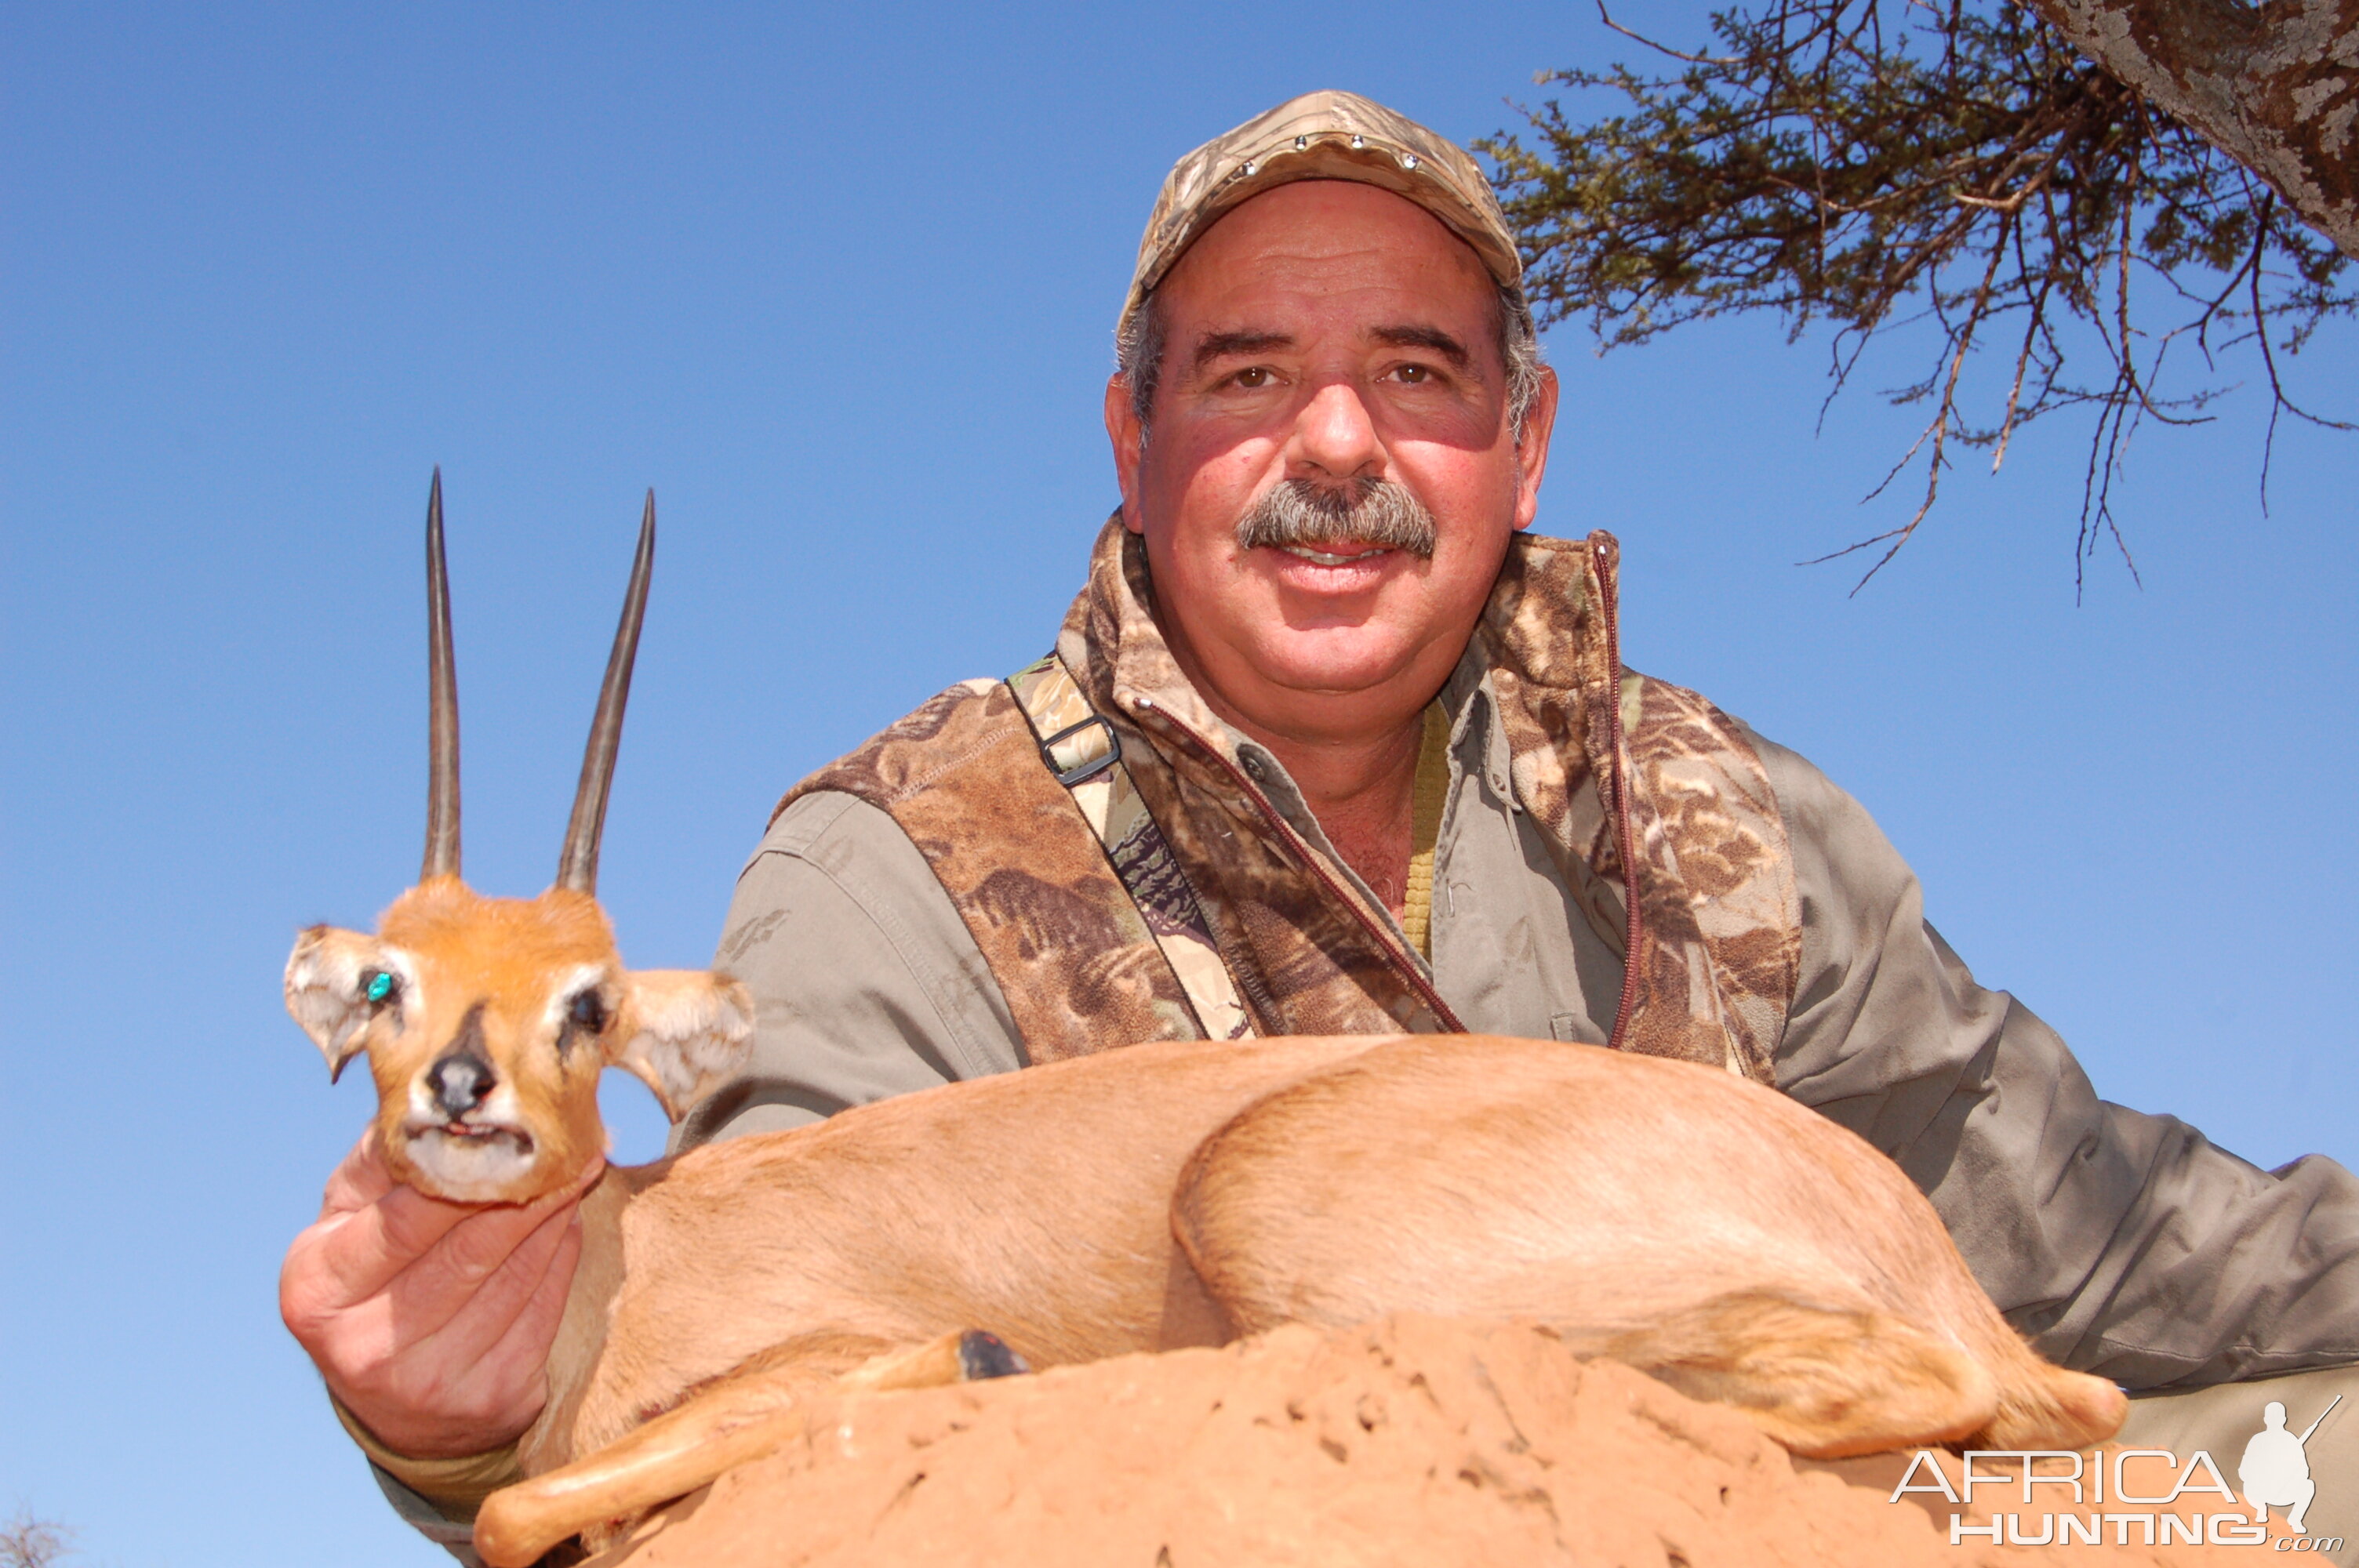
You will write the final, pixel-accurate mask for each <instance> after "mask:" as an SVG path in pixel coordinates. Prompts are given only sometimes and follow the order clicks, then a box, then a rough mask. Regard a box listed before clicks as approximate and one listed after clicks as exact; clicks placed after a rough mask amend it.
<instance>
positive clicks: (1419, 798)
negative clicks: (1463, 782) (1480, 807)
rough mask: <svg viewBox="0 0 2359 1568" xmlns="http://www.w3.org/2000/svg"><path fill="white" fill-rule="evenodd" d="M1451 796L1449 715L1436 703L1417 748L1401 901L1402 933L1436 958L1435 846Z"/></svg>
mask: <svg viewBox="0 0 2359 1568" xmlns="http://www.w3.org/2000/svg"><path fill="white" fill-rule="evenodd" d="M1449 795H1450V715H1449V714H1447V713H1446V712H1444V711H1443V710H1442V707H1441V704H1440V702H1438V701H1437V702H1435V703H1433V704H1432V705H1431V706H1430V707H1429V708H1426V710H1425V733H1424V736H1423V737H1422V738H1421V739H1420V740H1419V741H1418V747H1417V784H1416V785H1415V786H1414V789H1413V791H1412V793H1411V795H1410V797H1409V802H1410V803H1409V830H1408V831H1409V839H1408V892H1407V893H1406V894H1405V895H1404V896H1403V898H1402V900H1401V930H1402V932H1403V933H1404V934H1406V935H1408V939H1409V943H1410V945H1411V946H1414V947H1415V948H1416V949H1417V950H1418V951H1419V952H1420V953H1422V954H1424V955H1425V956H1426V957H1428V958H1430V957H1433V847H1434V846H1435V845H1436V844H1437V843H1439V842H1440V839H1441V807H1442V804H1443V802H1444V801H1446V800H1447V799H1448V798H1449Z"/></svg>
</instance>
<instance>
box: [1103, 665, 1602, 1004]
mask: <svg viewBox="0 0 2359 1568" xmlns="http://www.w3.org/2000/svg"><path fill="white" fill-rule="evenodd" d="M1137 700H1138V705H1139V706H1140V707H1141V708H1154V709H1155V711H1156V712H1158V713H1159V714H1161V715H1162V716H1163V721H1164V722H1165V723H1167V724H1169V726H1170V727H1171V728H1172V729H1174V730H1178V731H1179V732H1180V736H1181V737H1182V738H1184V739H1185V740H1186V741H1188V742H1189V743H1190V745H1192V746H1194V747H1195V748H1196V750H1197V751H1199V752H1202V753H1203V754H1204V755H1205V756H1207V757H1210V758H1211V759H1212V761H1213V762H1217V763H1219V764H1220V766H1221V769H1222V771H1223V773H1227V774H1228V775H1229V777H1230V779H1231V780H1233V781H1234V783H1235V784H1236V786H1237V787H1238V788H1239V789H1241V790H1243V791H1244V792H1245V798H1247V799H1248V800H1250V801H1252V802H1253V803H1254V806H1255V807H1256V809H1258V810H1259V811H1260V812H1261V815H1262V819H1263V820H1264V821H1266V822H1267V823H1268V824H1269V825H1270V827H1272V828H1273V829H1275V830H1276V831H1277V836H1278V838H1279V839H1280V840H1281V841H1282V842H1283V843H1285V844H1286V846H1287V847H1288V849H1292V850H1293V851H1294V856H1295V859H1296V860H1299V861H1301V862H1302V864H1303V866H1304V867H1305V868H1306V869H1307V870H1308V871H1310V874H1311V875H1312V876H1314V877H1316V878H1318V879H1319V881H1320V884H1321V886H1323V887H1324V888H1326V890H1327V892H1328V894H1329V896H1331V897H1332V898H1333V899H1334V900H1335V902H1336V903H1340V904H1342V905H1343V907H1344V908H1345V909H1347V910H1349V911H1350V912H1351V914H1352V918H1353V919H1354V920H1356V921H1358V922H1359V923H1360V927H1361V929H1363V930H1364V931H1365V932H1366V933H1367V934H1368V935H1370V936H1373V937H1375V941H1376V945H1377V946H1379V947H1381V948H1382V949H1383V950H1384V953H1385V956H1386V957H1387V958H1389V959H1390V960H1391V961H1392V965H1393V968H1395V969H1396V970H1397V971H1398V972H1399V974H1400V977H1401V978H1402V979H1405V980H1407V981H1408V983H1409V987H1410V989H1413V990H1415V991H1416V992H1417V994H1418V996H1419V998H1420V999H1422V1000H1424V1002H1425V1004H1426V1006H1428V1007H1430V1008H1431V1009H1432V1010H1433V1015H1434V1017H1435V1018H1436V1019H1437V1020H1438V1021H1440V1023H1441V1024H1442V1025H1443V1027H1444V1028H1445V1029H1446V1030H1447V1031H1448V1032H1449V1033H1452V1034H1464V1033H1469V1031H1468V1030H1467V1027H1466V1025H1465V1024H1463V1023H1462V1022H1459V1019H1458V1015H1457V1014H1456V1013H1454V1012H1452V1011H1450V1004H1449V1003H1448V1002H1446V1001H1444V1000H1441V993H1440V991H1438V990H1435V989H1433V983H1432V982H1431V981H1430V980H1428V979H1426V978H1425V977H1424V976H1423V975H1421V974H1419V972H1418V968H1417V965H1416V964H1415V963H1414V962H1413V961H1411V960H1410V959H1409V958H1408V956H1407V954H1406V953H1405V952H1404V950H1403V949H1402V947H1401V946H1400V944H1398V943H1397V942H1395V941H1394V940H1393V937H1392V933H1391V932H1389V931H1386V929H1385V928H1384V927H1383V926H1382V925H1379V924H1377V923H1376V922H1375V921H1373V920H1371V919H1369V918H1368V916H1367V914H1365V913H1364V911H1363V910H1362V909H1361V908H1360V903H1359V900H1358V899H1356V898H1354V897H1353V895H1352V892H1351V890H1350V889H1349V888H1346V887H1345V886H1344V885H1343V883H1342V882H1340V881H1336V880H1335V879H1334V878H1333V877H1332V876H1331V875H1329V874H1328V871H1327V868H1326V867H1324V866H1322V865H1321V864H1320V863H1319V852H1318V851H1317V850H1315V849H1312V848H1311V847H1310V843H1309V841H1308V840H1306V839H1305V838H1303V837H1302V835H1301V834H1299V833H1297V832H1296V831H1295V830H1294V827H1293V825H1292V824H1291V823H1289V822H1288V821H1287V820H1286V818H1285V816H1282V815H1280V813H1279V812H1278V809H1277V807H1276V806H1272V805H1271V804H1270V803H1269V801H1268V799H1267V798H1266V796H1264V795H1263V794H1262V793H1261V791H1260V789H1259V788H1257V787H1256V785H1255V784H1254V783H1253V781H1252V780H1251V779H1248V778H1247V777H1245V773H1243V772H1242V771H1240V770H1239V769H1238V767H1237V765H1236V764H1235V763H1234V762H1230V761H1229V759H1228V758H1226V757H1225V756H1223V755H1222V754H1221V752H1220V751H1219V750H1218V749H1217V748H1215V747H1214V746H1212V744H1211V742H1209V741H1206V740H1205V739H1204V738H1203V737H1202V736H1201V735H1199V734H1197V733H1196V732H1195V731H1194V730H1190V729H1189V728H1188V726H1186V725H1185V724H1182V723H1181V722H1180V720H1179V719H1177V718H1175V717H1174V716H1173V715H1172V713H1171V710H1170V709H1169V708H1156V707H1155V702H1154V699H1153V698H1151V697H1140V698H1138V699H1137ZM1239 984H1240V985H1242V984H1243V982H1242V981H1240V982H1239ZM1625 993H1626V982H1625ZM1623 1005H1624V1008H1625V1011H1626V1010H1627V1008H1628V1005H1629V1003H1628V1000H1627V999H1626V994H1625V1000H1624V1003H1623Z"/></svg>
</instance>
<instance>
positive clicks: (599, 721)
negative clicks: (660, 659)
mask: <svg viewBox="0 0 2359 1568" xmlns="http://www.w3.org/2000/svg"><path fill="white" fill-rule="evenodd" d="M655 563H656V492H654V491H652V490H650V491H648V492H647V511H646V513H645V514H643V515H641V517H640V518H639V553H638V557H637V558H636V559H635V560H633V561H632V562H631V586H630V589H629V591H628V592H626V593H625V594H624V596H623V622H622V624H621V625H619V626H617V627H615V628H614V652H613V653H612V654H608V655H607V658H606V681H605V684H604V685H603V686H602V687H599V688H598V714H597V717H596V718H594V719H592V720H591V721H590V744H589V746H588V748H587V749H585V750H584V751H583V752H582V785H581V787H580V788H579V789H577V790H576V791H574V794H573V819H572V820H571V821H570V822H568V823H567V824H566V825H565V852H564V854H562V855H561V856H560V857H559V859H558V861H557V885H558V886H559V887H561V888H573V889H575V890H577V891H579V892H588V893H594V892H597V891H598V839H599V837H600V835H601V834H602V833H603V832H604V830H605V827H606V790H607V788H608V786H609V785H611V784H613V783H614V752H615V751H616V749H617V748H618V747H620V746H621V745H622V743H623V707H624V704H625V703H627V702H629V701H630V699H631V661H632V660H633V659H634V658H635V657H636V656H637V654H638V651H639V622H641V621H642V620H644V619H645V618H646V616H647V574H648V573H649V572H651V571H652V570H653V569H654V568H655Z"/></svg>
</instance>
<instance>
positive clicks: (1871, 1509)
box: [592, 1317, 2235, 1568]
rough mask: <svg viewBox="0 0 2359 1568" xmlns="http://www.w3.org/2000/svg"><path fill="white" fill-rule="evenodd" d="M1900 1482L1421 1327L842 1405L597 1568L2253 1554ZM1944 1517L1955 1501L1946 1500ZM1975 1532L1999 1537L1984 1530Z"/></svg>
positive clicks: (2152, 1560) (1554, 1361)
mask: <svg viewBox="0 0 2359 1568" xmlns="http://www.w3.org/2000/svg"><path fill="white" fill-rule="evenodd" d="M1899 1469H1900V1465H1899V1462H1898V1461H1897V1460H1890V1459H1879V1460H1869V1461H1858V1462H1854V1463H1853V1464H1850V1465H1802V1466H1800V1467H1799V1468H1798V1467H1797V1465H1796V1463H1795V1462H1794V1461H1792V1460H1791V1459H1789V1458H1788V1456H1787V1454H1786V1453H1785V1451H1784V1450H1782V1449H1780V1448H1778V1447H1777V1445H1776V1444H1772V1443H1770V1442H1769V1441H1768V1440H1767V1438H1765V1437H1763V1436H1761V1435H1760V1434H1759V1433H1756V1431H1755V1430H1754V1429H1753V1428H1752V1427H1751V1426H1749V1425H1747V1424H1746V1423H1745V1422H1744V1421H1743V1420H1742V1419H1740V1418H1739V1417H1738V1416H1736V1415H1735V1414H1734V1413H1733V1412H1731V1411H1727V1410H1725V1409H1721V1408H1717V1407H1714V1406H1711V1405H1705V1404H1699V1403H1697V1402H1695V1401H1694V1400H1689V1399H1686V1398H1683V1397H1682V1396H1680V1395H1679V1394H1677V1393H1674V1392H1672V1391H1671V1390H1669V1389H1667V1388H1665V1387H1663V1386H1662V1385H1661V1384H1659V1383H1657V1382H1655V1381H1654V1380H1653V1379H1649V1378H1647V1377H1644V1376H1642V1375H1640V1374H1639V1373H1636V1372H1633V1371H1631V1370H1629V1369H1628V1368H1624V1367H1621V1366H1617V1365H1615V1364H1614V1363H1613V1362H1610V1361H1590V1362H1583V1361H1582V1360H1579V1359H1578V1358H1576V1357H1573V1356H1572V1355H1571V1354H1570V1353H1569V1352H1568V1351H1566V1350H1565V1348H1564V1347H1563V1346H1561V1345H1560V1344H1559V1343H1558V1342H1557V1341H1556V1340H1555V1339H1554V1338H1553V1337H1552V1336H1549V1334H1548V1333H1547V1332H1545V1331H1544V1330H1540V1329H1536V1328H1531V1327H1527V1326H1516V1325H1502V1324H1484V1323H1464V1322H1448V1321H1441V1320H1437V1319H1430V1318H1416V1317H1401V1318H1397V1319H1392V1320H1389V1321H1387V1322H1385V1323H1382V1324H1378V1325H1372V1326H1369V1327H1366V1328H1361V1329H1354V1330H1350V1331H1347V1332H1343V1333H1339V1334H1334V1335H1321V1334H1320V1333H1317V1332H1315V1331H1313V1330H1311V1329H1308V1328H1287V1329H1280V1330H1278V1331H1277V1332H1276V1333H1274V1334H1270V1335H1266V1336H1262V1337H1260V1338H1258V1339H1254V1340H1250V1341H1247V1342H1245V1343H1243V1344H1239V1345H1234V1346H1228V1347H1227V1348H1225V1349H1221V1350H1187V1351H1180V1352H1175V1353H1173V1354H1170V1355H1166V1356H1130V1357H1122V1358H1120V1359H1118V1360H1114V1361H1106V1362H1101V1363H1098V1364H1097V1365H1094V1366H1089V1367H1074V1368H1060V1369H1057V1370H1054V1371H1050V1372H1048V1373H1045V1374H1043V1375H1041V1376H1038V1377H1028V1378H1010V1379H1005V1380H1002V1381H997V1382H990V1383H979V1384H966V1385H963V1386H961V1387H956V1388H947V1389H929V1390H920V1391H918V1392H912V1393H897V1394H872V1395H864V1396H855V1397H852V1398H847V1399H844V1400H840V1401H836V1402H832V1403H829V1404H826V1405H824V1406H821V1407H819V1408H816V1409H815V1410H814V1411H813V1424H812V1427H811V1429H810V1433H809V1435H808V1436H807V1437H806V1438H805V1439H804V1440H803V1441H801V1442H799V1443H798V1444H794V1445H792V1446H790V1447H789V1448H788V1449H786V1450H785V1451H783V1452H780V1453H778V1454H772V1455H771V1456H770V1457H768V1458H766V1459H764V1460H761V1461H759V1462H757V1463H756V1464H752V1465H745V1466H744V1467H743V1468H741V1469H739V1470H737V1471H735V1472H734V1473H733V1474H731V1475H728V1476H723V1477H722V1479H721V1480H720V1481H719V1482H717V1483H715V1484H714V1485H713V1486H712V1487H709V1488H707V1489H706V1490H705V1491H703V1492H701V1493H698V1494H697V1495H696V1496H694V1497H691V1498H686V1499H683V1500H682V1501H681V1502H679V1503H677V1504H675V1505H673V1506H672V1507H671V1508H670V1509H666V1510H665V1511H664V1512H662V1513H660V1514H658V1515H657V1516H655V1517H654V1518H653V1519H650V1520H648V1521H647V1524H645V1525H643V1526H642V1527H641V1528H640V1529H639V1530H637V1531H636V1533H635V1534H634V1535H633V1536H632V1537H631V1538H630V1539H629V1540H627V1541H624V1542H623V1543H621V1544H620V1545H618V1546H617V1547H615V1548H614V1550H613V1551H611V1552H607V1553H605V1554H603V1555H601V1556H599V1557H597V1558H594V1559H592V1564H593V1568H623V1565H624V1564H628V1565H629V1568H673V1565H688V1564H694V1565H695V1568H734V1565H737V1564H745V1565H746V1568H754V1565H756V1564H758V1565H760V1568H787V1565H789V1564H796V1565H799V1564H842V1565H844V1568H852V1565H854V1564H857V1565H860V1568H893V1565H897V1564H912V1565H915V1564H925V1565H927V1568H938V1565H939V1568H949V1565H954V1564H963V1563H994V1564H1022V1565H1024V1568H1207V1565H1212V1564H1256V1565H1268V1568H1278V1565H1285V1568H1294V1565H1301V1568H1311V1565H1318V1568H1327V1565H1334V1568H1344V1565H1352V1568H1363V1565H1378V1564H1396V1563H1397V1564H1402V1565H1404V1568H1406V1565H1408V1564H1417V1565H1419V1568H1434V1565H1441V1564H1450V1565H1455V1564H1481V1565H1484V1568H1514V1565H1517V1564H1525V1563H1530V1564H1541V1563H1548V1564H1560V1563H1565V1564H1582V1565H1584V1568H1585V1565H1589V1564H1598V1565H1603V1564H1630V1565H1634V1568H1635V1565H1641V1564H1643V1565H1646V1568H1777V1565H1780V1564H1792V1565H1794V1568H1832V1565H1843V1564H1857V1565H1859V1568H1910V1565H1915V1564H1923V1565H1926V1568H1934V1565H1939V1568H1970V1565H1971V1568H1983V1565H1992V1568H1995V1565H1997V1564H2002V1563H2006V1564H2018V1563H2044V1562H2053V1563H2071V1564H2077V1565H2081V1568H2122V1565H2124V1564H2128V1563H2138V1564H2158V1563H2169V1564H2184V1565H2189V1568H2192V1565H2194V1564H2198V1563H2211V1562H2214V1561H2221V1562H2224V1561H2230V1560H2232V1559H2233V1558H2234V1556H2235V1553H2234V1549H2233V1548H2226V1549H2218V1550H2213V1549H2209V1548H2190V1547H2186V1546H2179V1547H2174V1548H2169V1549H2159V1548H2152V1547H2143V1546H2136V1545H2131V1546H2114V1545H2111V1544H2107V1545H2104V1546H2087V1545H2073V1546H2071V1547H2065V1548H2057V1549H2049V1550H2040V1549H2035V1548H2022V1547H2005V1548H2000V1547H1994V1546H1992V1545H1990V1544H1989V1543H1987V1542H1981V1541H1967V1542H1965V1543H1964V1544H1962V1545H1959V1546H1951V1544H1950V1543H1949V1541H1948V1537H1947V1517H1948V1513H1949V1511H1950V1510H1949V1509H1948V1508H1947V1506H1946V1505H1942V1506H1941V1517H1942V1526H1941V1529H1940V1531H1939V1532H1937V1530H1936V1527H1935V1526H1934V1524H1933V1522H1932V1521H1931V1519H1930V1518H1929V1516H1928V1514H1927V1513H1926V1512H1925V1511H1923V1510H1922V1509H1919V1508H1916V1507H1912V1506H1910V1504H1909V1502H1908V1501H1905V1500H1904V1501H1903V1502H1900V1503H1897V1504H1894V1503H1890V1502H1887V1501H1886V1498H1888V1497H1889V1496H1890V1495H1891V1490H1892V1487H1893V1483H1894V1478H1895V1477H1896V1476H1897V1475H1898V1473H1899ZM1935 1500H1936V1502H1937V1503H1938V1501H1939V1499H1938V1498H1937V1499H1935ZM1975 1517H1976V1518H1979V1517H1980V1516H1979V1514H1977V1515H1976V1516H1975Z"/></svg>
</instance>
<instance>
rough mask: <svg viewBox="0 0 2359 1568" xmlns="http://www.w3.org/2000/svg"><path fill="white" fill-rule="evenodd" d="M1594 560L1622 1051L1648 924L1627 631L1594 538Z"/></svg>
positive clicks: (1614, 1039) (1611, 1045) (1614, 1043)
mask: <svg viewBox="0 0 2359 1568" xmlns="http://www.w3.org/2000/svg"><path fill="white" fill-rule="evenodd" d="M1589 550H1590V557H1591V559H1592V561H1593V563H1594V564H1595V566H1596V568H1597V600H1598V605H1599V608H1600V609H1602V610H1603V611H1604V620H1605V672H1606V675H1605V678H1606V681H1607V683H1608V684H1607V687H1606V691H1605V715H1606V717H1605V733H1606V741H1607V744H1608V745H1610V746H1611V747H1612V748H1613V752H1614V842H1615V844H1616V845H1617V846H1618V847H1619V848H1620V849H1621V851H1622V908H1623V913H1624V922H1623V929H1622V999H1621V1000H1620V1001H1619V1002H1618V1003H1617V1004H1616V1005H1615V1006H1614V1033H1612V1034H1610V1035H1608V1036H1606V1041H1605V1044H1606V1048H1607V1049H1608V1050H1611V1051H1619V1050H1621V1049H1623V1042H1624V1040H1625V1037H1626V1036H1627V1035H1628V1034H1629V1033H1630V1014H1631V1013H1632V1012H1633V1011H1636V1006H1637V1000H1638V943H1639V941H1640V939H1641V938H1642V937H1643V935H1645V930H1646V928H1645V926H1644V925H1643V924H1642V923H1641V922H1640V920H1639V916H1638V838H1637V832H1636V829H1635V828H1634V827H1632V826H1631V822H1630V780H1629V778H1628V777H1627V775H1626V774H1625V771H1624V769H1623V765H1622V630H1621V623H1620V622H1621V616H1620V613H1619V606H1617V605H1616V604H1615V603H1614V598H1615V595H1614V581H1613V579H1612V577H1611V576H1610V575H1609V573H1608V572H1607V570H1606V567H1607V562H1606V559H1605V546H1604V545H1603V543H1601V542H1600V541H1599V540H1598V539H1597V538H1596V537H1595V536H1594V535H1593V536H1592V537H1591V539H1590V542H1589Z"/></svg>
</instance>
